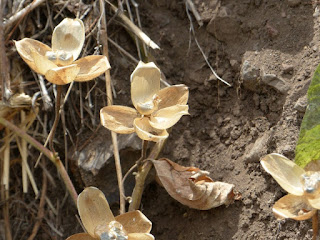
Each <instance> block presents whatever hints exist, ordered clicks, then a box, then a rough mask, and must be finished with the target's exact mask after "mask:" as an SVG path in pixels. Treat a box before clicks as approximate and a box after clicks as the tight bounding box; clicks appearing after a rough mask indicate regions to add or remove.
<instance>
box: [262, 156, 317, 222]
mask: <svg viewBox="0 0 320 240" xmlns="http://www.w3.org/2000/svg"><path fill="white" fill-rule="evenodd" d="M261 164H262V166H263V168H264V169H265V170H266V171H267V172H268V173H269V174H271V176H272V177H273V178H274V179H275V180H276V181H277V182H278V183H279V185H280V186H281V187H282V188H283V189H284V190H286V191H287V192H288V193H289V194H288V195H286V196H284V197H282V198H281V199H279V200H278V201H277V202H276V203H275V204H274V206H273V208H272V210H273V213H274V214H275V215H276V216H277V217H278V218H280V219H283V218H291V219H295V220H306V219H309V218H311V217H312V216H313V215H314V214H315V213H316V209H320V185H319V184H320V172H315V171H305V170H304V169H303V168H301V167H299V166H298V165H297V164H295V163H294V162H293V161H291V160H289V159H287V158H286V157H284V156H282V155H280V154H277V153H272V154H269V155H267V156H265V157H264V158H263V159H261Z"/></svg>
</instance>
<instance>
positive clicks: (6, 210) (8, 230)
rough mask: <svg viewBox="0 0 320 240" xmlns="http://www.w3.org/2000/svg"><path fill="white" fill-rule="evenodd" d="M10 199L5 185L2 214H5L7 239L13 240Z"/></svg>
mask: <svg viewBox="0 0 320 240" xmlns="http://www.w3.org/2000/svg"><path fill="white" fill-rule="evenodd" d="M8 198H9V192H8V191H6V190H5V189H4V186H3V185H1V199H2V201H4V206H3V207H2V214H3V219H4V227H5V239H6V240H12V234H11V227H10V217H9V201H8Z"/></svg>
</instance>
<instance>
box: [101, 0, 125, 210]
mask: <svg viewBox="0 0 320 240" xmlns="http://www.w3.org/2000/svg"><path fill="white" fill-rule="evenodd" d="M100 11H101V38H102V39H104V40H105V41H103V55H105V56H106V57H107V58H108V59H109V54H108V41H106V39H108V34H107V22H106V16H105V8H104V1H103V0H100ZM105 78H106V92H107V103H108V106H110V105H112V104H113V100H112V88H111V76H110V70H107V71H106V72H105ZM111 138H112V144H113V155H114V160H115V166H116V171H117V179H118V187H119V197H120V214H123V213H125V211H126V210H125V205H126V201H125V198H124V196H125V194H124V187H123V184H122V169H121V162H120V154H119V148H118V139H117V134H116V133H115V132H112V131H111Z"/></svg>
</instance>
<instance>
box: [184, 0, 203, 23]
mask: <svg viewBox="0 0 320 240" xmlns="http://www.w3.org/2000/svg"><path fill="white" fill-rule="evenodd" d="M186 4H188V7H189V9H190V10H191V12H192V13H193V15H194V17H195V18H196V20H197V22H198V24H199V26H200V27H202V26H203V21H202V19H201V16H200V14H199V12H198V11H197V9H196V6H195V5H194V3H193V2H192V0H186Z"/></svg>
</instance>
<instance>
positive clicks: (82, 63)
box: [15, 18, 110, 85]
mask: <svg viewBox="0 0 320 240" xmlns="http://www.w3.org/2000/svg"><path fill="white" fill-rule="evenodd" d="M84 40H85V29H84V25H83V22H82V21H81V20H80V19H70V18H66V19H64V20H63V21H62V22H61V23H60V24H59V25H57V26H56V27H55V29H54V31H53V34H52V48H50V47H49V46H47V45H45V44H43V43H41V42H39V41H37V40H33V39H30V38H24V39H22V40H20V41H15V45H16V48H17V51H18V53H19V54H20V56H21V57H22V59H23V60H24V61H25V62H26V63H27V64H28V65H29V67H30V68H31V69H32V70H34V71H35V72H37V73H39V74H42V75H45V77H46V79H47V80H48V81H49V82H51V83H54V84H58V85H64V84H68V83H70V82H72V81H77V82H83V81H89V80H91V79H93V78H96V77H98V76H99V75H101V74H102V73H104V72H105V71H106V70H108V69H109V68H110V64H109V61H108V59H107V58H106V57H105V56H101V55H94V56H86V57H84V58H81V59H79V60H77V61H75V60H76V59H77V58H78V57H79V55H80V52H81V50H82V47H83V43H84Z"/></svg>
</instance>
